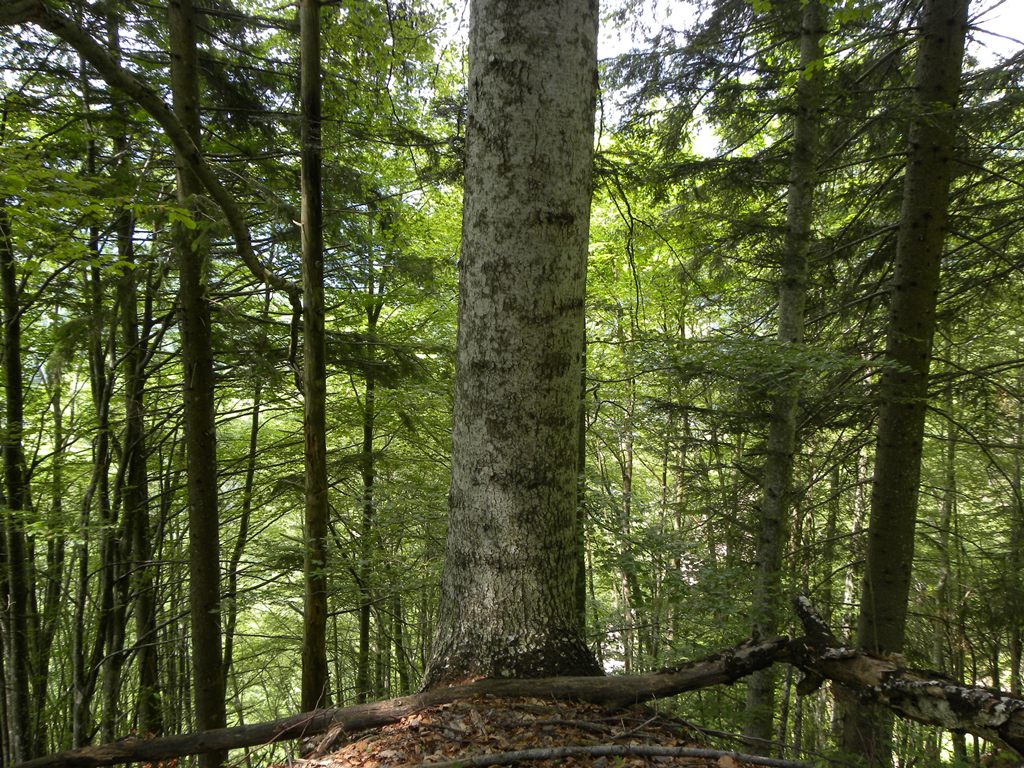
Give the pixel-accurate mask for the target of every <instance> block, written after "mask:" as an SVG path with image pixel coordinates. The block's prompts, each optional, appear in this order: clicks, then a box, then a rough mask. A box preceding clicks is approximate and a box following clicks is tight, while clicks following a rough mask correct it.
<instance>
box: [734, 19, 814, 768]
mask: <svg viewBox="0 0 1024 768" xmlns="http://www.w3.org/2000/svg"><path fill="white" fill-rule="evenodd" d="M825 16H826V14H825V10H824V9H823V8H822V6H821V3H820V2H819V1H818V0H810V1H809V2H807V3H806V5H804V10H803V16H802V19H801V22H800V76H799V78H798V80H797V86H796V110H795V114H794V122H793V150H792V155H791V159H790V165H789V188H788V191H787V203H786V241H785V244H784V246H783V250H782V264H781V276H780V280H779V330H778V341H779V345H780V346H782V347H796V346H799V345H801V344H803V341H804V305H805V303H806V298H807V271H808V268H807V254H808V251H809V249H810V245H811V223H812V220H813V215H814V190H815V187H816V186H817V178H818V172H817V164H818V163H817V155H818V132H819V131H818V123H819V120H820V114H819V104H820V102H821V93H822V86H823V84H824V79H825V78H824V72H825V70H824V68H823V67H819V68H818V69H817V70H815V69H812V67H814V66H815V65H816V64H818V63H819V62H820V61H821V59H822V55H823V53H822V47H821V38H822V36H823V35H824V32H825V28H826V26H827V22H826V18H825ZM779 387H780V390H779V391H778V392H777V393H776V394H775V396H774V398H773V400H772V410H771V417H770V419H769V422H768V441H767V450H766V456H765V467H764V482H763V485H762V494H761V508H760V513H759V520H760V531H759V534H758V539H757V572H756V573H755V576H754V583H753V590H752V595H751V611H750V619H751V633H752V635H753V637H754V638H755V639H763V638H766V637H770V636H771V635H774V634H776V633H777V632H778V631H779V617H780V616H781V615H782V614H783V610H784V608H783V606H784V601H783V599H782V595H781V579H782V552H783V550H784V549H785V548H786V538H787V518H788V514H789V496H790V483H791V480H792V474H793V455H794V453H795V452H796V422H797V403H798V402H799V399H800V376H799V374H798V373H797V372H796V371H791V372H790V373H789V374H788V375H783V376H782V377H781V379H780V383H779ZM777 677H778V673H777V671H776V670H775V669H774V668H773V667H769V668H768V669H762V670H760V671H758V672H755V673H754V674H753V675H751V676H750V677H749V678H748V679H747V709H746V715H745V723H744V728H743V733H744V735H745V736H746V737H747V738H748V739H750V744H751V748H752V749H755V750H757V751H759V752H762V753H764V754H768V753H769V751H770V749H769V748H768V743H767V742H768V740H770V739H771V738H772V737H773V735H774V734H773V732H772V719H773V712H774V709H775V685H776V679H777Z"/></svg>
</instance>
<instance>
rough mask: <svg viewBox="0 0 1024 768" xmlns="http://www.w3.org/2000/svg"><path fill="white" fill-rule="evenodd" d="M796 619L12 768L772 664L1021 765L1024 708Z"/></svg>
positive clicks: (246, 740)
mask: <svg viewBox="0 0 1024 768" xmlns="http://www.w3.org/2000/svg"><path fill="white" fill-rule="evenodd" d="M796 610H797V613H798V615H799V616H800V619H801V621H802V623H803V625H804V631H805V632H806V634H805V635H804V636H803V637H800V638H797V639H796V640H792V641H791V640H789V639H788V638H784V637H777V638H772V639H771V640H766V641H763V642H753V641H747V642H745V643H742V644H740V645H738V646H736V647H735V648H731V649H729V650H727V651H723V652H721V653H717V654H715V655H714V656H709V657H707V658H705V659H701V660H699V661H693V662H689V663H687V664H684V665H682V666H680V667H675V668H673V669H666V670H662V671H661V672H655V673H651V674H647V675H635V676H628V677H553V678H540V679H536V680H479V681H477V682H474V683H469V684H467V685H461V686H454V687H450V688H437V689H434V690H430V691H424V692H423V693H418V694H416V695H414V696H407V697H404V698H399V699H391V700H389V701H379V702H375V703H372V704H359V705H356V706H353V707H345V708H341V709H321V710H316V711H315V712H307V713H304V714H300V715H293V716H291V717H286V718H283V719H281V720H275V721H272V722H268V723H255V724H252V725H243V726H236V727H233V728H219V729H216V730H211V731H202V732H200V733H193V734H184V735H180V736H164V737H160V738H155V739H140V738H130V739H123V740H121V741H118V742H113V743H110V744H102V745H99V746H94V747H82V748H80V749H75V750H70V751H67V752H60V753H58V754H54V755H47V756H45V757H39V758H36V759H34V760H29V761H27V762H24V763H21V765H20V766H18V768H93V767H94V766H104V765H116V764H118V763H129V762H143V763H155V762H157V761H161V760H167V759H170V758H173V757H182V756H185V755H198V754H202V753H205V752H214V751H218V750H225V749H237V748H240V747H253V746H259V745H264V744H273V743H276V742H281V741H288V740H294V739H302V738H305V737H309V736H315V735H317V734H321V733H325V732H327V731H328V730H331V729H337V728H340V729H342V730H344V731H345V732H348V733H352V732H355V731H360V730H366V729H370V728H377V727H380V726H384V725H388V724H390V723H394V722H397V721H399V720H401V719H402V718H403V717H406V716H408V715H411V714H413V713H415V712H417V711H419V710H422V709H426V708H428V707H433V706H437V705H440V704H447V703H450V702H453V701H458V700H461V699H470V698H475V697H482V696H493V697H500V698H517V697H539V698H549V699H572V700H577V701H585V702H590V703H592V704H601V705H605V706H608V707H613V708H614V707H623V706H628V705H630V704H639V703H642V702H645V701H650V700H651V699H657V698H667V697H670V696H674V695H676V694H679V693H683V692H685V691H692V690H696V689H699V688H707V687H710V686H712V685H721V684H724V683H733V682H735V681H736V680H739V679H740V678H743V677H745V676H747V675H749V674H750V673H752V672H755V671H757V670H759V669H764V668H765V667H768V666H771V665H772V664H774V663H775V662H777V661H788V662H789V663H791V664H793V665H794V666H796V667H798V668H800V669H801V670H802V671H803V672H804V674H805V678H804V680H803V681H802V682H801V685H800V687H799V688H798V690H799V691H800V692H801V693H808V692H810V691H812V690H814V689H815V688H817V686H819V685H820V684H821V683H822V682H824V681H825V680H826V679H827V680H831V681H833V682H835V683H838V684H839V685H842V686H844V687H845V688H847V689H849V690H851V691H852V692H853V693H854V694H855V695H857V696H858V697H859V698H860V699H861V700H862V701H864V702H866V703H867V702H872V703H876V704H880V705H882V706H885V707H888V708H889V709H891V710H892V711H893V712H895V713H896V714H898V715H900V716H902V717H906V718H910V719H912V720H916V721H918V722H921V723H925V724H927V725H937V726H939V727H942V728H945V729H947V730H951V731H963V732H966V733H972V734H975V735H977V736H981V737H983V738H986V739H990V740H993V741H1000V742H1003V743H1004V744H1006V745H1007V746H1008V747H1010V748H1011V749H1013V750H1015V751H1016V752H1018V753H1020V754H1022V755H1024V700H1021V699H1017V698H1014V697H1012V696H1010V695H1009V694H1006V693H1003V692H1001V691H996V690H991V689H987V688H981V687H972V686H965V685H960V684H958V683H956V682H955V681H952V680H949V679H948V678H945V677H943V676H942V675H940V674H938V673H933V672H927V671H922V670H915V669H911V668H908V667H907V666H906V665H905V664H904V663H903V660H902V659H901V658H899V657H895V656H885V657H883V656H873V655H871V654H867V653H864V652H862V651H859V650H857V649H855V648H847V647H844V646H842V645H841V644H840V643H839V642H838V641H837V640H836V638H835V636H834V635H833V634H832V631H831V630H830V629H829V627H828V626H827V625H826V624H825V623H824V622H823V621H822V620H821V619H820V618H819V617H818V615H817V614H816V613H815V611H814V609H813V607H812V606H811V604H810V603H809V602H808V601H807V600H806V599H805V598H798V599H797V601H796Z"/></svg>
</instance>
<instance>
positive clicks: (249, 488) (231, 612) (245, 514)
mask: <svg viewBox="0 0 1024 768" xmlns="http://www.w3.org/2000/svg"><path fill="white" fill-rule="evenodd" d="M269 301H270V297H269V294H268V296H267V303H265V304H264V306H263V309H264V315H266V311H267V309H268V306H267V305H268V304H269ZM262 406H263V380H262V379H260V378H257V379H256V383H255V386H254V387H253V393H252V417H251V419H250V421H249V451H248V453H247V455H246V459H245V481H244V483H243V485H242V509H241V512H240V513H239V516H238V538H236V539H235V546H234V548H232V550H231V559H230V560H229V561H228V585H227V589H226V590H225V592H224V601H225V605H226V609H225V618H224V685H225V690H226V689H227V681H228V677H229V676H230V677H231V678H232V679H234V680H235V681H236V682H237V676H235V675H233V674H232V665H233V664H234V650H235V625H236V623H237V621H238V567H239V564H240V563H241V562H242V555H243V554H244V552H245V545H246V543H247V541H248V539H249V525H250V520H251V518H252V492H253V486H254V484H255V480H256V453H257V450H258V448H259V436H260V410H261V408H262Z"/></svg>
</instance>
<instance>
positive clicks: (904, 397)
mask: <svg viewBox="0 0 1024 768" xmlns="http://www.w3.org/2000/svg"><path fill="white" fill-rule="evenodd" d="M967 6H968V0H926V2H925V4H924V9H923V11H922V14H923V15H922V21H921V28H920V29H921V32H920V35H921V37H920V44H919V48H918V58H917V68H916V72H915V76H914V98H913V117H912V119H911V125H910V132H909V148H908V157H907V170H906V176H905V178H904V187H903V206H902V209H901V212H900V227H899V233H898V235H897V242H896V265H895V275H894V277H893V281H892V287H891V294H890V303H889V330H888V335H887V339H886V349H885V363H886V368H885V369H884V371H883V372H882V378H881V386H880V395H881V404H880V409H879V416H878V438H877V442H876V448H875V472H874V477H873V479H872V487H871V517H870V522H869V526H868V551H867V563H866V566H865V572H864V587H863V591H862V597H861V605H860V613H859V617H858V625H857V643H858V645H859V646H860V647H862V648H864V649H865V650H868V651H871V652H874V653H898V652H900V651H901V650H902V648H903V641H904V635H905V631H906V617H907V600H908V595H909V589H910V573H911V566H912V563H913V558H914V527H915V522H916V519H917V493H918V485H919V482H920V474H921V450H922V444H923V440H924V420H925V411H926V409H927V405H928V368H929V363H930V361H931V350H932V338H933V336H934V333H935V311H936V304H937V297H938V291H939V271H940V263H941V260H942V250H943V244H944V241H945V237H946V227H947V218H948V211H947V208H948V202H949V186H950V180H951V177H952V173H953V155H954V150H955V146H954V140H955V134H956V126H957V116H956V109H957V104H958V94H959V88H960V79H961V69H962V66H963V53H964V41H965V38H966V34H967ZM890 732H891V724H890V721H889V719H888V718H886V717H881V716H879V714H878V713H877V712H874V711H872V710H870V709H869V708H867V707H858V708H856V709H853V710H850V711H849V712H848V713H847V718H846V722H845V727H844V734H843V746H844V748H845V749H846V751H848V752H854V753H857V754H860V755H862V756H863V757H864V758H865V759H866V760H867V761H868V763H869V764H870V765H873V766H888V765H889V764H890V763H891V759H892V758H891V745H890Z"/></svg>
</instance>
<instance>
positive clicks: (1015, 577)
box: [1007, 352, 1024, 697]
mask: <svg viewBox="0 0 1024 768" xmlns="http://www.w3.org/2000/svg"><path fill="white" fill-rule="evenodd" d="M1017 356H1018V357H1020V352H1018V354H1017ZM1016 384H1017V392H1018V393H1022V392H1024V370H1022V369H1020V368H1018V369H1017V381H1016ZM1016 422H1017V423H1016V424H1015V429H1014V442H1015V443H1016V444H1017V446H1018V448H1017V450H1015V451H1014V453H1013V470H1012V475H1011V479H1012V484H1013V488H1012V490H1013V502H1012V504H1011V507H1010V508H1011V509H1012V510H1013V517H1012V519H1011V520H1010V557H1011V561H1010V590H1009V591H1010V610H1009V611H1008V612H1007V613H1008V614H1009V620H1010V637H1009V642H1008V645H1009V649H1008V650H1009V652H1010V693H1012V694H1013V695H1014V696H1018V697H1019V696H1020V692H1021V677H1020V675H1021V650H1022V649H1021V630H1022V623H1024V616H1022V611H1024V585H1022V584H1021V577H1020V570H1021V568H1022V567H1024V552H1022V551H1021V548H1022V547H1024V477H1022V461H1021V450H1020V446H1021V445H1024V403H1022V402H1021V401H1020V400H1018V401H1017V420H1016Z"/></svg>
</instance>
